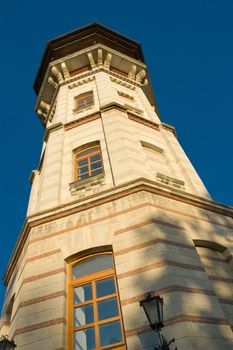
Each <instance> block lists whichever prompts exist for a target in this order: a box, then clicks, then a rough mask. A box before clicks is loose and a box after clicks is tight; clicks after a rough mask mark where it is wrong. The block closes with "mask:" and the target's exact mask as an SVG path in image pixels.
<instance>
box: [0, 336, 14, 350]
mask: <svg viewBox="0 0 233 350" xmlns="http://www.w3.org/2000/svg"><path fill="white" fill-rule="evenodd" d="M15 347H16V344H15V342H14V340H13V339H12V340H9V339H8V337H7V335H2V336H1V338H0V350H13V349H14V348H15Z"/></svg>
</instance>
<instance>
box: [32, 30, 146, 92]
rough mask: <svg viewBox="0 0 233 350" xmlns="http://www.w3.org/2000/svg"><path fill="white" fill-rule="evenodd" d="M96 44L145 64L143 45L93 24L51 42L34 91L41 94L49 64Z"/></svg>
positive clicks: (46, 50) (47, 46)
mask: <svg viewBox="0 0 233 350" xmlns="http://www.w3.org/2000/svg"><path fill="white" fill-rule="evenodd" d="M96 43H101V44H104V45H106V46H108V47H111V48H113V49H115V50H117V51H119V52H121V53H123V54H125V55H128V56H130V57H132V58H134V59H136V60H139V61H141V62H144V57H143V52H142V48H141V44H140V43H138V42H136V41H133V40H131V39H129V38H127V37H125V36H123V35H121V34H119V33H117V32H115V31H113V30H111V29H109V28H106V27H104V26H102V25H101V24H98V23H92V24H89V25H87V26H85V27H81V28H79V29H77V30H75V31H73V32H70V33H67V34H64V35H62V36H59V37H58V38H55V39H53V40H50V41H49V42H48V43H47V45H46V47H45V52H44V55H43V57H42V60H41V64H40V67H39V70H38V73H37V76H36V79H35V82H34V85H33V87H34V90H35V92H36V94H38V93H39V90H40V87H41V84H42V81H43V78H44V74H45V72H46V69H47V67H48V64H49V63H50V62H51V61H53V60H56V59H59V58H61V57H64V56H66V55H69V54H72V53H74V52H76V51H79V50H82V49H83V48H85V47H88V46H92V45H94V44H96Z"/></svg>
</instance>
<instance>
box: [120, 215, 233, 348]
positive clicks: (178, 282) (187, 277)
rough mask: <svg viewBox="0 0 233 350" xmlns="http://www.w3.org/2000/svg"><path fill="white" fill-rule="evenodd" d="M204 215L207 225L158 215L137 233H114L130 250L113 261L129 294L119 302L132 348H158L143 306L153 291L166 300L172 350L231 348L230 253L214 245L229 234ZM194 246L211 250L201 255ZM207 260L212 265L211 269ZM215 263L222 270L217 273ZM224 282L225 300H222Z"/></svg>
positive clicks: (138, 227) (167, 334) (136, 229)
mask: <svg viewBox="0 0 233 350" xmlns="http://www.w3.org/2000/svg"><path fill="white" fill-rule="evenodd" d="M196 212H197V211H196ZM203 215H204V214H203V212H202V218H203V220H200V214H199V219H198V220H197V219H194V218H193V219H192V218H191V217H190V218H188V220H187V219H185V217H182V216H180V215H176V216H174V214H172V215H169V214H167V213H160V214H158V215H154V216H150V217H148V220H147V221H146V222H144V223H142V224H138V225H137V224H136V225H135V226H136V227H134V228H133V229H129V230H127V229H126V230H122V231H121V232H120V233H116V235H117V236H118V237H116V238H117V240H118V239H119V241H121V240H124V242H127V247H128V248H126V247H125V248H124V249H121V250H117V251H116V252H115V259H116V263H117V269H118V270H119V271H120V272H119V273H118V281H119V288H120V290H121V291H122V292H123V293H122V294H124V295H127V298H126V299H124V300H121V303H122V309H123V315H126V316H125V317H124V324H125V328H126V335H127V337H129V338H128V339H129V343H128V345H129V348H130V349H134V350H136V349H145V350H152V349H154V347H155V346H156V343H158V339H157V335H156V333H154V332H153V331H152V330H150V328H149V326H148V321H147V320H146V317H145V314H144V312H143V310H142V309H140V306H139V301H140V300H142V299H143V298H144V295H145V293H147V292H150V291H152V292H153V294H154V295H160V296H162V297H163V299H164V319H165V325H166V327H165V328H163V330H162V333H163V334H164V336H165V337H166V339H167V340H170V339H171V338H173V337H174V338H176V344H172V345H171V346H170V349H174V348H175V346H177V347H178V350H186V349H187V348H188V349H189V350H192V349H197V348H199V346H210V347H211V349H212V350H215V349H216V350H217V349H218V350H219V349H224V350H226V349H229V350H230V349H232V345H233V338H232V332H231V329H230V327H229V325H230V326H232V324H233V293H232V290H233V288H232V287H233V285H232V282H233V273H232V272H233V271H232V269H230V267H229V266H228V263H229V261H227V258H226V255H227V254H226V248H225V247H224V246H222V245H219V246H221V247H222V248H221V249H222V251H224V252H225V253H224V252H223V253H220V252H216V251H214V250H213V248H214V247H215V248H216V246H217V245H216V246H215V245H213V242H214V241H216V243H217V242H218V241H219V242H223V239H222V237H221V233H223V231H224V233H226V230H227V228H226V226H225V227H224V225H226V223H224V225H223V224H220V223H219V222H216V220H213V221H215V222H213V223H211V222H210V217H209V215H207V216H203ZM179 217H180V219H178V218H179ZM119 236H121V237H119ZM195 242H196V244H197V245H203V244H204V245H205V247H206V246H208V245H209V246H210V247H211V248H208V249H207V248H205V249H207V250H208V251H205V254H203V253H200V255H199V254H198V253H199V248H198V250H197V249H196V247H195ZM203 242H204V243H203ZM208 242H209V243H208ZM226 243H227V242H226ZM125 246H126V243H125ZM216 254H217V255H218V256H217V257H216V256H215V255H216ZM219 254H220V255H221V257H219ZM223 254H224V255H223ZM203 255H205V256H203ZM204 261H208V262H210V261H211V268H210V267H209V265H208V264H209V263H205V262H204ZM213 262H214V264H213ZM216 264H218V265H219V264H220V265H221V268H218V269H216V268H215V269H213V266H214V265H216ZM211 269H212V270H211ZM221 283H222V284H223V283H224V291H225V294H224V295H225V296H226V297H225V298H223V297H221V296H220V294H221V293H220V290H221ZM219 293H220V294H219ZM223 299H225V300H223ZM226 310H228V311H227V312H226ZM135 336H136V337H135ZM230 339H231V340H230ZM208 344H209V345H208ZM208 348H209V347H208Z"/></svg>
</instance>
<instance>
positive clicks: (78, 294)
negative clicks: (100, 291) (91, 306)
mask: <svg viewBox="0 0 233 350" xmlns="http://www.w3.org/2000/svg"><path fill="white" fill-rule="evenodd" d="M91 299H92V287H91V284H90V283H89V284H85V285H84V286H80V287H76V288H74V304H80V303H83V302H84V301H88V300H91Z"/></svg>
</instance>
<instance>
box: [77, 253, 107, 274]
mask: <svg viewBox="0 0 233 350" xmlns="http://www.w3.org/2000/svg"><path fill="white" fill-rule="evenodd" d="M111 268H113V260H112V255H111V254H101V255H96V256H93V257H90V258H87V259H85V260H82V261H80V263H77V264H76V265H73V267H72V278H73V279H74V278H78V277H81V276H86V275H90V274H92V273H95V272H98V271H102V270H107V269H111Z"/></svg>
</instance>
